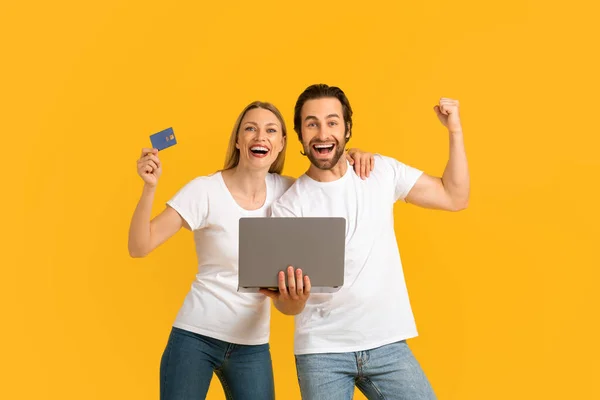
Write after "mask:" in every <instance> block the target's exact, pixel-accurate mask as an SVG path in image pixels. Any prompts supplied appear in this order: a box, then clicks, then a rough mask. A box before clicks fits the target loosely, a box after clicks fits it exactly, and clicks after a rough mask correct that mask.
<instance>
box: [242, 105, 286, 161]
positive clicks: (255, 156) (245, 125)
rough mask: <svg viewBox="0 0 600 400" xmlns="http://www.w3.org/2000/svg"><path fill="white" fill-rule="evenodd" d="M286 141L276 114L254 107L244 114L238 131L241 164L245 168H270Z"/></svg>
mask: <svg viewBox="0 0 600 400" xmlns="http://www.w3.org/2000/svg"><path fill="white" fill-rule="evenodd" d="M284 143H285V138H284V137H283V132H282V129H281V122H279V119H277V117H276V116H275V114H273V113H272V112H271V111H269V110H265V109H264V108H253V109H252V110H250V111H248V112H247V113H246V115H244V118H243V119H242V123H241V124H240V128H239V131H238V138H237V143H236V147H237V148H238V150H239V151H240V163H239V164H240V166H243V167H245V168H251V169H259V170H260V169H266V170H268V169H269V168H270V167H271V164H273V163H274V162H275V160H276V159H277V156H278V155H279V153H280V152H281V151H282V150H283V145H284Z"/></svg>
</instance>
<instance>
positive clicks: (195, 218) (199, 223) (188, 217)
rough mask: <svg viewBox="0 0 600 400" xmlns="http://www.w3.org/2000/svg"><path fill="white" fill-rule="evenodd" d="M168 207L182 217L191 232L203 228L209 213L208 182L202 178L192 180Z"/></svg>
mask: <svg viewBox="0 0 600 400" xmlns="http://www.w3.org/2000/svg"><path fill="white" fill-rule="evenodd" d="M167 205H168V206H169V207H171V208H173V209H174V210H175V211H177V213H179V215H181V218H183V219H184V220H185V222H187V224H188V225H189V226H190V229H191V230H193V231H194V230H196V229H200V228H202V227H203V226H204V224H205V222H206V216H207V213H208V190H207V188H206V180H205V179H202V178H196V179H194V180H192V181H191V182H189V183H188V184H186V185H185V186H184V187H182V188H181V189H180V190H179V191H178V192H177V193H176V194H175V196H173V197H172V198H171V199H170V200H169V201H167Z"/></svg>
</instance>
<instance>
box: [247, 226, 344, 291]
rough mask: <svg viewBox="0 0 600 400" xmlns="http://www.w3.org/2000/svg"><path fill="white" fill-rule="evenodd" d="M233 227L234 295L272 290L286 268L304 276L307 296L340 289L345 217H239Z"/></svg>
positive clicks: (342, 276)
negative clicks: (236, 257) (235, 245)
mask: <svg viewBox="0 0 600 400" xmlns="http://www.w3.org/2000/svg"><path fill="white" fill-rule="evenodd" d="M239 228H240V232H239V241H240V242H239V271H238V292H246V293H252V292H258V290H259V289H261V288H277V287H278V282H277V274H278V273H279V271H286V270H287V267H288V266H289V265H291V266H293V267H294V268H301V269H302V272H303V274H304V275H308V277H309V278H310V283H311V287H312V288H311V293H332V292H336V291H338V290H339V289H340V288H341V287H342V285H343V284H344V252H345V247H346V246H345V242H346V219H345V218H337V217H322V218H320V217H302V218H295V217H293V218H292V217H285V218H240V225H239ZM286 278H287V273H286ZM286 283H287V279H286Z"/></svg>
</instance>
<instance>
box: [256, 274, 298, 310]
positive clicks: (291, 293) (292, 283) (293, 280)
mask: <svg viewBox="0 0 600 400" xmlns="http://www.w3.org/2000/svg"><path fill="white" fill-rule="evenodd" d="M277 280H278V283H279V290H271V289H261V290H260V293H262V294H264V295H265V296H268V297H270V298H271V299H273V305H274V306H275V308H277V309H278V310H279V311H280V312H281V313H283V314H286V315H296V314H300V313H301V312H302V310H304V305H305V304H306V300H308V297H309V295H310V279H309V277H308V275H306V276H302V270H301V269H300V268H298V269H297V270H296V271H294V267H291V266H290V267H288V269H287V285H286V273H285V272H283V271H279V276H278V279H277Z"/></svg>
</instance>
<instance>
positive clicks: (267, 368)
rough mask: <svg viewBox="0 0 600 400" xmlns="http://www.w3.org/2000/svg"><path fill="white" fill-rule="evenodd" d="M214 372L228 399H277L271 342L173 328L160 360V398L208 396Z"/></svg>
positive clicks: (186, 399)
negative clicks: (215, 336)
mask: <svg viewBox="0 0 600 400" xmlns="http://www.w3.org/2000/svg"><path fill="white" fill-rule="evenodd" d="M213 372H214V373H215V374H216V375H217V377H218V378H219V380H220V381H221V384H222V385H223V391H224V392H225V397H226V398H227V399H228V400H230V399H235V400H237V399H257V400H263V399H264V400H272V399H274V398H275V387H274V381H273V367H272V364H271V352H270V350H269V344H268V343H267V344H262V345H256V346H246V345H239V344H232V343H228V342H223V341H221V340H217V339H213V338H210V337H207V336H203V335H199V334H196V333H193V332H188V331H186V330H183V329H179V328H175V327H173V328H172V330H171V335H170V336H169V341H168V342H167V347H166V348H165V351H164V353H163V355H162V359H161V362H160V399H161V400H191V399H193V400H199V399H204V398H206V393H207V392H208V386H209V385H210V381H211V379H212V375H213Z"/></svg>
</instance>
